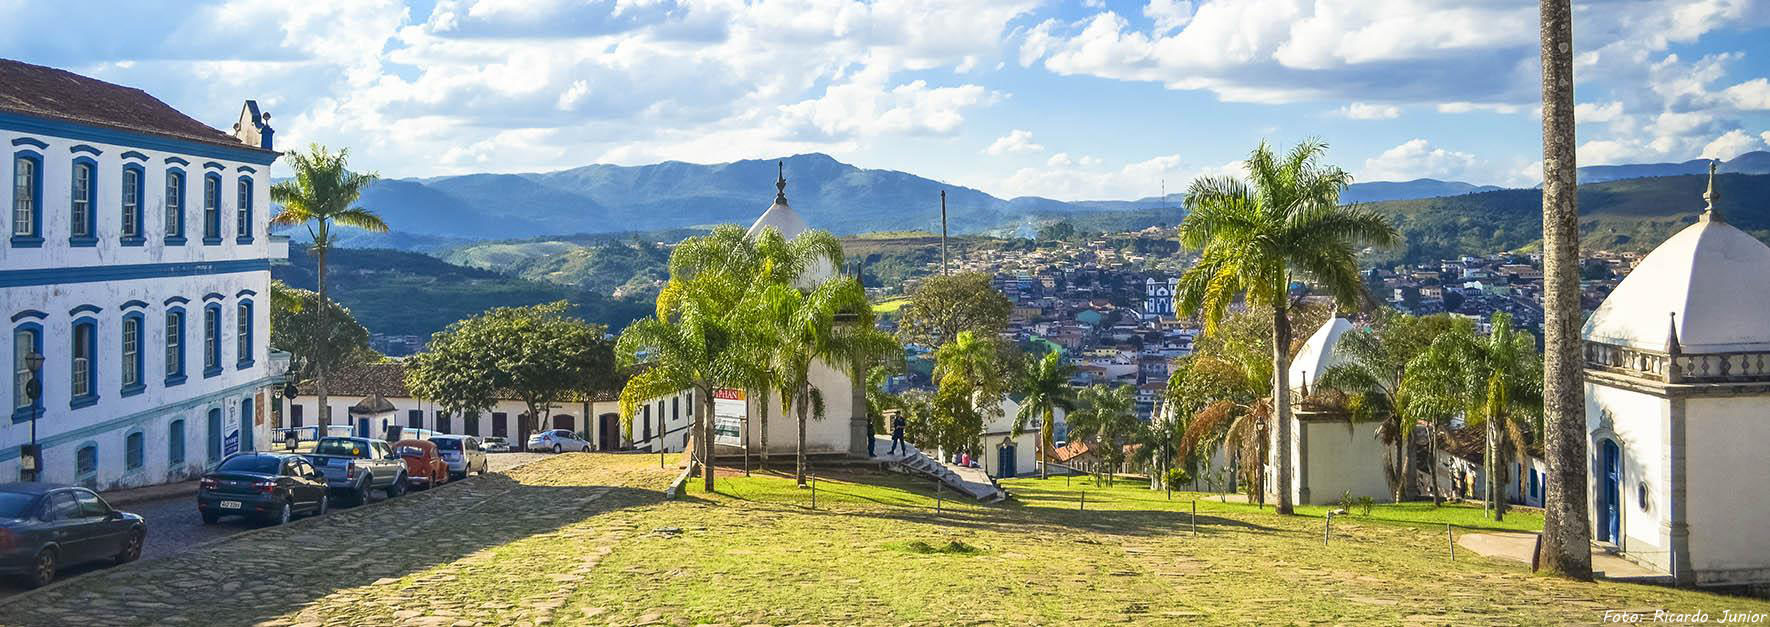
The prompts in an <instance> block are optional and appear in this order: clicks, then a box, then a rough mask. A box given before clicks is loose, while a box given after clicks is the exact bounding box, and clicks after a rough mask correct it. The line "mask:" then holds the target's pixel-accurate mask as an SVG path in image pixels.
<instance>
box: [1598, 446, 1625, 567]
mask: <svg viewBox="0 0 1770 627" xmlns="http://www.w3.org/2000/svg"><path fill="white" fill-rule="evenodd" d="M1597 500H1598V529H1597V531H1598V539H1599V540H1600V541H1605V542H1617V543H1620V542H1621V538H1620V537H1618V536H1620V535H1621V533H1620V532H1621V530H1622V448H1621V447H1618V446H1617V445H1616V441H1615V440H1604V442H1603V443H1602V444H1600V445H1599V446H1598V499H1597Z"/></svg>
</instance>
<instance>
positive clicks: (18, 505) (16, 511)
mask: <svg viewBox="0 0 1770 627" xmlns="http://www.w3.org/2000/svg"><path fill="white" fill-rule="evenodd" d="M36 503H37V495H35V494H19V493H17V492H0V518H24V517H25V516H26V515H27V514H30V513H31V506H32V505H35V504H36Z"/></svg>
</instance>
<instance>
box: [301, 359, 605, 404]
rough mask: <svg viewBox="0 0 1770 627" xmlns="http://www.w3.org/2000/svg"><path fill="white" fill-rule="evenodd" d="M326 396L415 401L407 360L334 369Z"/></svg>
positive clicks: (601, 395)
mask: <svg viewBox="0 0 1770 627" xmlns="http://www.w3.org/2000/svg"><path fill="white" fill-rule="evenodd" d="M298 387H299V389H300V393H301V395H302V396H313V395H315V394H318V393H319V388H317V387H315V386H314V383H313V381H311V380H309V381H302V382H301V384H300V385H299V386H298ZM326 393H327V394H330V395H332V396H365V397H366V396H374V395H376V394H380V395H381V396H384V397H386V398H412V393H411V392H410V391H408V390H407V389H406V364H405V362H403V361H385V362H377V363H363V364H356V365H351V366H346V367H343V368H339V369H337V370H333V371H331V372H329V373H327V375H326ZM617 394H618V393H616V392H598V393H597V394H596V395H595V396H594V397H592V398H591V399H590V400H592V401H612V400H616V399H617V398H619V397H618V395H617ZM498 398H500V399H505V400H510V399H516V398H517V395H516V394H514V393H511V392H509V391H508V390H506V391H503V392H501V393H499V394H498ZM568 402H575V401H568Z"/></svg>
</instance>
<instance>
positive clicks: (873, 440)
mask: <svg viewBox="0 0 1770 627" xmlns="http://www.w3.org/2000/svg"><path fill="white" fill-rule="evenodd" d="M873 420H875V418H874V417H872V416H867V457H877V456H878V455H879V454H878V453H876V452H874V449H875V448H876V447H877V446H878V442H879V438H878V437H877V436H875V435H873V434H874V430H873Z"/></svg>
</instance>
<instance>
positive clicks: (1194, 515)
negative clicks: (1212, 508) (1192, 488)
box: [1192, 499, 1198, 538]
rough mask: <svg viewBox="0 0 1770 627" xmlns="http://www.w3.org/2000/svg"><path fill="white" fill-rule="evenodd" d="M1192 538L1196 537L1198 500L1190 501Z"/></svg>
mask: <svg viewBox="0 0 1770 627" xmlns="http://www.w3.org/2000/svg"><path fill="white" fill-rule="evenodd" d="M1192 537H1194V538H1196V537H1198V499H1193V500H1192Z"/></svg>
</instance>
